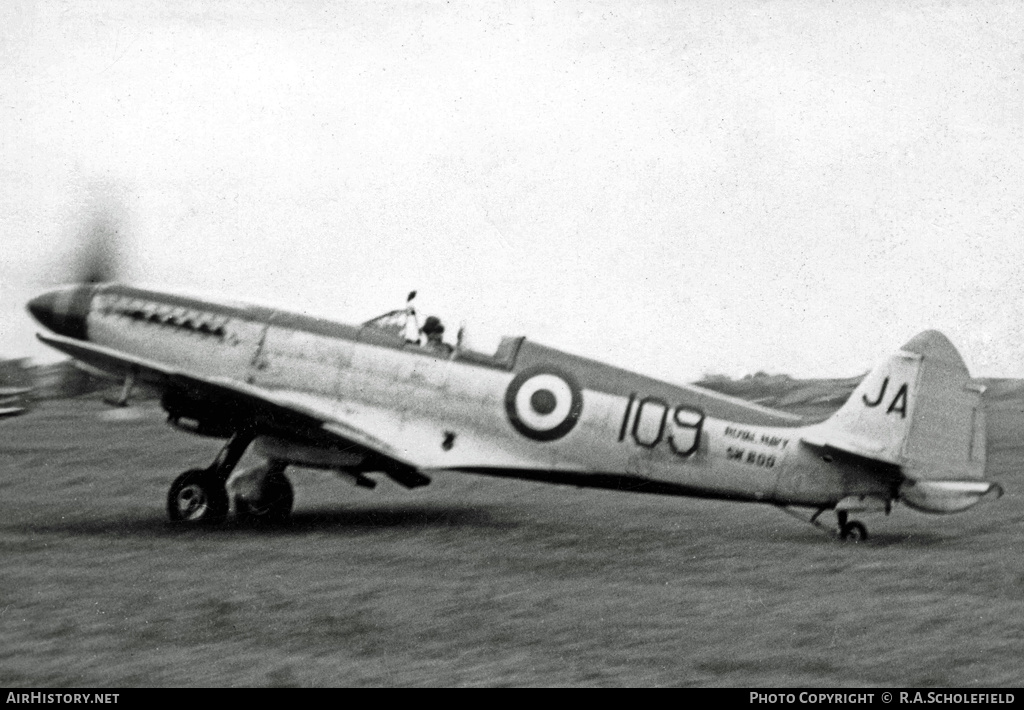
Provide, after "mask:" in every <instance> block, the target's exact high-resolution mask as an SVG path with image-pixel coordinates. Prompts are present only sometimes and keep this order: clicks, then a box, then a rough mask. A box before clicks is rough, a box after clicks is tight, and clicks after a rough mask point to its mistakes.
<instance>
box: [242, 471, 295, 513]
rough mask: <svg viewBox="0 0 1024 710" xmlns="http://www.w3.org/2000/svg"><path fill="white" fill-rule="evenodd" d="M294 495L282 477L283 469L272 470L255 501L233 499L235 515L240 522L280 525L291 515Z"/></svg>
mask: <svg viewBox="0 0 1024 710" xmlns="http://www.w3.org/2000/svg"><path fill="white" fill-rule="evenodd" d="M294 502H295V493H294V492H293V491H292V484H291V482H290V481H289V480H288V477H287V476H285V475H284V468H283V467H281V468H277V467H275V468H273V469H271V470H270V472H269V473H268V474H267V477H266V478H265V479H264V481H263V487H262V491H261V492H260V497H259V499H258V500H256V501H251V500H247V499H244V498H236V499H235V514H236V516H237V517H238V520H239V521H241V522H248V523H251V524H257V525H280V524H281V523H284V522H286V521H287V520H288V517H289V516H290V515H291V514H292V504H293V503H294Z"/></svg>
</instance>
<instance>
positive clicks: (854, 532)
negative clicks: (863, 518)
mask: <svg viewBox="0 0 1024 710" xmlns="http://www.w3.org/2000/svg"><path fill="white" fill-rule="evenodd" d="M839 539H840V540H846V541H847V542H864V541H865V540H867V539H868V529H867V528H866V527H864V524H863V523H860V522H857V521H856V520H854V521H853V522H852V523H845V524H844V525H843V526H842V527H841V528H840V529H839Z"/></svg>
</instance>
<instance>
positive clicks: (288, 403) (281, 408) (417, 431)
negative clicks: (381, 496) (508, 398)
mask: <svg viewBox="0 0 1024 710" xmlns="http://www.w3.org/2000/svg"><path fill="white" fill-rule="evenodd" d="M37 337H39V339H40V340H42V341H43V342H45V343H46V344H48V345H50V346H52V347H54V348H56V349H58V350H60V351H61V352H64V353H66V354H68V355H70V356H71V357H73V358H75V359H76V360H79V361H81V362H82V363H84V364H85V365H87V366H89V367H93V368H96V369H99V370H102V371H104V372H108V373H111V374H114V375H117V376H128V375H129V374H130V375H133V376H134V377H135V378H136V380H137V381H140V382H146V383H149V384H152V385H154V386H155V387H157V388H158V389H161V390H163V391H167V390H175V391H179V392H185V393H188V394H189V396H191V397H193V398H195V399H197V400H201V401H202V402H204V403H208V404H209V406H210V408H214V409H216V408H220V409H222V411H227V410H230V411H234V412H241V413H243V415H244V416H245V417H246V419H249V420H254V421H256V422H257V423H261V424H265V425H267V426H268V427H269V428H273V429H274V430H276V431H282V430H286V431H290V432H293V433H296V434H299V435H302V436H304V437H306V438H309V437H310V435H313V436H314V438H318V439H321V440H323V441H324V443H325V444H327V445H333V446H337V447H341V448H351V446H352V445H355V446H357V447H360V448H362V449H365V450H367V451H370V452H373V453H375V454H377V455H379V456H382V457H384V458H386V459H388V460H389V461H391V462H394V463H395V464H397V465H398V466H399V473H400V474H401V473H402V471H403V470H404V471H405V472H409V471H417V470H419V471H422V470H441V469H457V468H468V467H476V466H491V467H499V468H513V469H519V468H525V469H530V468H547V469H551V468H552V461H551V460H550V459H545V460H537V459H535V458H534V457H531V456H530V455H529V454H528V452H526V451H523V450H519V451H516V450H512V449H510V448H508V447H507V446H506V445H503V444H502V443H501V442H499V441H497V440H496V439H493V438H491V437H488V436H486V435H485V434H482V433H479V432H473V431H467V430H466V427H465V425H464V423H463V424H462V425H461V426H459V425H457V424H456V423H455V422H454V421H453V422H447V421H444V420H443V419H438V418H426V417H410V416H409V415H408V414H407V413H406V414H403V413H402V412H399V411H395V410H391V409H387V408H384V407H377V406H373V405H369V404H366V403H363V402H357V401H354V400H340V399H336V398H333V397H328V396H324V395H319V394H315V393H310V392H297V391H293V390H278V389H275V390H269V389H266V388H263V387H258V386H254V385H250V384H247V383H244V382H241V381H239V380H234V379H229V378H223V377H208V376H204V375H200V374H197V373H193V372H186V371H183V370H180V369H176V368H172V367H169V366H167V365H166V364H164V363H160V362H156V361H153V360H148V359H145V358H139V357H135V356H132V355H127V354H125V353H123V352H120V351H117V350H114V349H111V348H106V347H103V346H100V345H94V344H92V343H85V342H82V341H79V340H74V339H71V338H65V337H62V336H55V335H42V334H40V335H38V336H37ZM454 431H458V432H459V434H458V440H457V441H456V440H455V436H456V435H455V434H454ZM565 466H566V467H568V464H565ZM557 467H558V466H557V465H556V466H555V468H557ZM390 473H391V472H389V474H390ZM400 482H401V481H400Z"/></svg>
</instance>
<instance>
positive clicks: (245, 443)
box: [167, 431, 255, 525]
mask: <svg viewBox="0 0 1024 710" xmlns="http://www.w3.org/2000/svg"><path fill="white" fill-rule="evenodd" d="M254 437H255V434H254V433H253V432H249V431H245V432H237V433H236V434H235V435H234V436H232V437H231V438H230V439H228V443H226V444H225V445H224V448H222V449H221V450H220V453H219V454H217V458H216V459H214V461H213V464H211V465H210V467H209V468H196V469H191V470H189V471H185V473H183V474H181V475H180V476H178V477H177V478H176V479H174V483H172V484H171V488H170V490H169V491H167V515H168V516H169V517H170V519H171V522H175V523H190V524H192V525H203V524H206V525H209V524H215V523H220V522H223V521H224V519H225V518H227V517H228V508H229V503H228V493H227V489H226V488H225V485H224V484H225V483H227V480H228V476H230V475H231V471H232V470H234V468H235V466H236V465H237V464H238V461H239V459H241V458H242V454H244V453H245V450H246V449H247V448H249V444H251V443H252V440H253V438H254Z"/></svg>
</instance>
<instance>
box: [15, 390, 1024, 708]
mask: <svg viewBox="0 0 1024 710" xmlns="http://www.w3.org/2000/svg"><path fill="white" fill-rule="evenodd" d="M112 411H113V414H111V412H112ZM136 415H137V416H135V418H125V417H124V416H123V410H110V409H109V408H108V407H106V406H105V405H103V404H101V403H99V402H97V401H95V400H94V399H81V400H71V401H54V402H44V403H42V404H40V405H39V406H38V408H37V409H36V410H35V411H33V412H31V413H29V414H27V415H25V416H23V417H20V418H15V419H12V420H9V421H6V422H3V423H2V424H0V564H2V574H0V686H5V687H65V686H76V687H87V688H100V687H104V686H120V687H132V686H147V687H149V686H217V687H226V686H360V685H367V686H409V685H426V686H501V685H508V686H529V685H544V686H559V685H565V686H579V685H585V686H652V685H670V686H752V687H759V688H760V687H776V686H810V687H814V688H823V689H834V688H838V687H844V686H847V687H849V686H878V687H888V688H894V687H897V686H926V687H970V686H979V687H990V686H1003V687H1005V686H1019V685H1021V683H1022V682H1024V671H1022V666H1021V661H1020V659H1021V658H1024V562H1022V555H1021V552H1022V551H1024V512H1022V510H1021V502H1022V500H1024V498H1022V495H1024V494H1022V493H1021V486H1020V479H1021V476H1020V475H1018V473H1017V471H1018V469H1019V468H1020V467H1021V464H1022V461H1024V440H1022V437H1021V432H1024V395H1021V394H1020V393H1018V392H1017V391H1016V390H1014V389H1013V388H1009V389H1007V388H1004V389H1003V390H1000V392H999V393H998V396H994V397H993V398H992V399H991V400H990V401H989V457H990V462H991V470H992V478H994V479H996V480H1000V481H1001V482H1002V483H1003V484H1004V485H1005V487H1006V491H1007V494H1006V495H1005V496H1004V497H1003V498H1002V499H1001V500H997V501H992V502H983V503H982V504H980V505H979V506H977V507H976V508H974V509H972V510H969V511H967V512H965V513H961V514H958V515H953V516H943V517H936V516H928V515H924V514H921V513H916V512H914V511H911V510H909V509H907V508H905V507H903V506H897V508H896V509H895V510H894V513H893V515H892V516H890V517H885V516H883V515H862V516H859V519H861V520H862V521H863V522H865V524H866V525H867V526H868V530H869V533H870V535H871V539H870V540H869V541H868V542H867V543H864V544H860V545H849V544H841V543H839V542H837V541H835V540H833V539H831V538H830V537H829V536H828V535H827V534H825V533H824V532H823V531H821V530H818V529H816V528H813V527H811V526H810V525H807V524H806V523H803V522H800V521H798V520H796V519H794V518H791V517H789V516H787V515H785V514H783V513H782V512H780V511H778V510H776V509H774V508H771V507H769V506H759V505H753V504H736V503H724V502H723V503H719V502H708V501H700V500H691V499H685V498H665V497H655V496H643V495H628V494H617V493H612V492H603V491H587V490H578V489H575V488H570V487H562V486H549V485H541V484H531V483H526V482H519V481H504V480H500V479H487V478H480V477H473V476H465V475H458V474H451V475H449V476H445V477H438V478H436V479H435V481H434V484H433V485H431V486H428V487H426V488H423V489H418V490H415V491H407V490H405V489H402V488H400V487H398V486H397V485H393V484H390V483H388V482H382V483H381V484H380V485H379V486H378V488H377V489H376V490H375V491H366V490H363V489H360V488H356V487H353V486H350V485H348V484H346V483H344V482H342V481H340V480H337V479H335V478H333V477H332V476H331V475H330V474H325V473H322V472H313V471H303V470H299V471H295V470H294V469H293V470H292V472H291V473H290V477H291V479H292V482H293V484H294V486H295V491H296V509H295V516H294V520H293V523H292V524H291V525H290V526H288V527H287V528H279V529H270V530H253V529H249V528H244V527H240V526H238V525H235V524H232V523H228V524H227V525H225V526H223V527H220V528H215V529H211V530H198V531H197V530H182V529H179V528H175V527H172V526H171V525H170V524H169V523H167V522H166V513H165V511H164V500H165V496H166V492H167V487H168V486H169V484H170V482H171V480H172V479H173V478H174V477H175V476H176V475H177V474H178V473H180V472H181V471H183V470H185V469H186V468H190V467H193V466H196V465H202V466H205V465H207V464H208V463H209V461H210V460H211V459H212V458H213V456H214V455H215V453H216V451H217V449H218V447H219V442H217V441H212V440H207V439H200V438H196V437H192V436H188V435H186V434H183V433H179V432H175V431H174V430H172V429H171V428H169V427H168V426H166V425H165V424H164V423H163V417H162V414H161V412H160V411H159V409H157V408H156V407H155V406H154V405H146V406H144V407H142V408H140V409H139V410H136ZM822 517H823V519H826V520H827V522H828V523H829V524H831V523H832V521H833V520H834V517H833V516H831V515H829V514H826V515H825V516H822Z"/></svg>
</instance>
